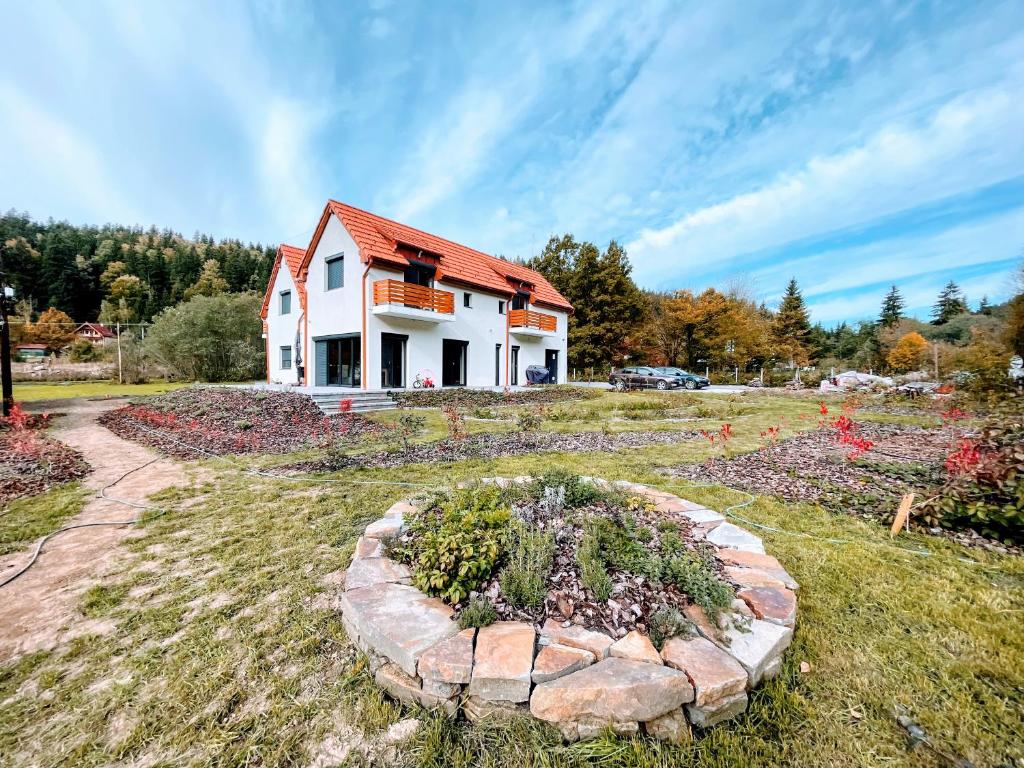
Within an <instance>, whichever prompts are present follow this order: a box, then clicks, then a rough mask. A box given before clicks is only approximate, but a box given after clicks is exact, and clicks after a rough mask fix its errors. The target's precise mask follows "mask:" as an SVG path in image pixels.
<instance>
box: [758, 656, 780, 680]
mask: <svg viewBox="0 0 1024 768" xmlns="http://www.w3.org/2000/svg"><path fill="white" fill-rule="evenodd" d="M781 671H782V657H781V656H777V657H776V658H775V660H774V661H769V662H768V663H767V664H766V665H765V668H764V672H762V673H761V680H762V681H764V680H771V679H773V678H775V677H777V676H778V674H779V672H781Z"/></svg>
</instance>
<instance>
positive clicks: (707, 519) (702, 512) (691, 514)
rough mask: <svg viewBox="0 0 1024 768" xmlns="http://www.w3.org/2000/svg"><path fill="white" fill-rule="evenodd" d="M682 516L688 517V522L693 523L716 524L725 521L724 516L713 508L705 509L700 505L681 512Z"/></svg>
mask: <svg viewBox="0 0 1024 768" xmlns="http://www.w3.org/2000/svg"><path fill="white" fill-rule="evenodd" d="M683 516H684V517H686V518H688V519H689V520H690V522H692V523H694V524H695V525H708V526H712V524H718V523H723V522H725V518H724V517H722V515H721V514H720V513H718V512H715V510H713V509H706V508H704V507H701V508H699V509H688V510H686V511H684V512H683Z"/></svg>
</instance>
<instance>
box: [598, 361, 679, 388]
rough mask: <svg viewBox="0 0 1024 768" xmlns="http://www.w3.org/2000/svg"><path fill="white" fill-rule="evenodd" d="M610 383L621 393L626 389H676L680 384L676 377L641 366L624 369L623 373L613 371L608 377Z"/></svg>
mask: <svg viewBox="0 0 1024 768" xmlns="http://www.w3.org/2000/svg"><path fill="white" fill-rule="evenodd" d="M608 383H609V384H611V385H612V386H613V387H615V388H616V389H617V390H619V391H620V392H621V391H622V390H624V389H639V388H641V387H653V388H654V389H675V388H676V387H678V386H679V383H680V382H679V379H678V378H677V377H675V376H672V375H666V374H664V373H659V372H658V369H657V368H648V367H647V366H645V365H640V366H636V367H634V368H623V369H622V370H621V371H612V373H611V375H610V376H609V377H608Z"/></svg>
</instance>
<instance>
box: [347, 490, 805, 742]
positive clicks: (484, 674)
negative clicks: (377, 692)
mask: <svg viewBox="0 0 1024 768" xmlns="http://www.w3.org/2000/svg"><path fill="white" fill-rule="evenodd" d="M584 479H585V480H586V481H588V482H592V483H595V484H597V485H600V486H602V487H606V488H608V487H614V488H619V489H622V490H625V491H628V492H631V493H635V494H638V495H643V496H646V497H647V498H649V499H650V500H651V501H652V502H654V504H655V505H656V508H657V509H658V510H660V511H662V512H667V513H671V514H674V515H681V516H683V517H686V518H688V519H689V520H690V521H691V522H692V523H693V524H694V525H693V533H694V535H695V537H696V538H698V539H703V540H704V541H706V542H708V543H710V544H712V545H713V546H714V547H715V556H716V557H717V558H718V560H719V561H720V562H721V563H722V564H723V566H724V569H725V574H726V576H727V578H728V579H729V580H730V581H731V582H732V583H733V584H735V586H736V587H737V599H736V600H735V601H734V602H733V611H732V612H731V613H730V614H729V615H727V616H724V617H723V620H722V621H721V622H720V626H719V627H718V628H717V631H716V628H714V627H712V626H711V624H710V622H709V621H708V618H707V616H705V615H704V613H703V611H701V609H700V608H699V607H697V606H690V607H689V608H687V609H686V610H685V611H684V613H685V614H686V615H687V617H688V618H690V619H691V620H692V621H693V622H694V624H695V625H696V626H697V629H698V633H699V634H698V636H696V637H692V638H673V639H671V640H669V641H668V642H666V643H665V646H664V647H663V648H662V650H661V653H659V652H658V651H657V650H656V649H655V648H654V645H653V644H652V643H651V641H650V640H649V639H648V638H647V637H646V636H645V635H642V634H640V633H639V632H635V631H634V632H630V633H628V634H626V635H625V636H624V637H621V638H617V639H616V638H612V637H609V636H608V635H606V634H604V633H602V632H597V631H592V630H587V629H584V628H583V627H581V626H578V625H574V624H571V623H569V622H563V623H559V622H556V621H554V620H552V619H548V620H547V622H545V624H544V626H543V627H541V628H540V630H539V631H537V630H535V628H534V626H533V625H532V624H527V623H523V622H513V621H503V622H497V623H495V624H492V625H490V626H489V627H483V628H482V629H480V630H476V629H466V630H462V631H459V628H458V625H457V624H456V623H455V621H454V620H453V619H452V615H453V611H452V609H451V608H450V607H449V606H447V605H445V603H443V602H442V601H441V600H438V599H436V598H432V597H428V596H427V595H425V594H423V593H422V592H420V591H419V590H418V589H416V588H414V587H412V586H410V585H409V582H410V576H411V574H410V571H409V569H408V568H407V567H406V566H404V565H401V564H399V563H396V562H394V561H392V560H389V559H388V558H387V557H385V556H384V553H383V545H382V543H381V539H386V538H388V537H391V536H396V535H398V534H399V533H401V531H402V530H403V527H404V516H405V515H406V514H408V513H411V512H414V511H416V510H417V509H418V507H417V505H416V502H415V501H413V500H404V501H399V502H397V503H396V504H394V505H393V506H392V507H391V508H390V509H389V510H388V511H387V512H386V513H385V514H384V517H382V518H381V519H380V520H377V521H375V522H373V523H370V525H368V526H367V527H366V531H365V533H364V535H363V536H361V537H360V538H359V541H358V542H357V544H356V549H355V554H354V555H353V559H352V564H351V565H350V566H349V568H348V571H347V572H346V576H345V592H344V594H343V595H342V597H341V610H342V621H343V623H344V626H345V630H346V632H348V635H349V637H350V638H351V639H352V641H353V642H354V643H355V644H356V645H357V646H358V647H359V648H360V649H361V650H362V651H364V652H365V653H366V654H367V655H368V656H369V658H370V669H371V670H372V671H373V673H374V677H375V680H376V682H377V684H378V685H379V686H380V687H381V688H383V689H384V690H385V691H387V693H388V694H390V695H391V696H392V697H394V698H396V699H398V700H400V701H403V702H406V703H411V704H412V703H414V704H420V705H422V706H424V707H428V708H432V707H440V708H441V709H443V710H444V711H446V712H448V713H449V714H451V715H454V714H456V713H457V712H458V710H459V709H460V708H461V709H462V710H463V712H465V714H466V716H467V717H468V718H469V719H470V720H472V721H476V720H478V719H480V718H482V717H486V716H489V715H495V714H499V713H511V712H523V713H526V712H529V713H530V714H532V715H533V716H534V717H536V718H538V719H540V720H543V721H546V722H549V723H552V724H554V725H556V726H557V727H558V728H559V729H560V730H561V731H562V734H563V735H564V736H565V738H566V739H569V740H576V739H586V738H591V737H594V736H597V735H598V734H599V733H601V731H602V730H604V729H605V728H607V727H611V728H612V729H613V730H614V731H615V732H616V733H618V734H620V735H629V734H634V733H637V732H639V731H640V730H641V729H643V730H644V731H645V732H646V733H647V734H649V735H650V736H653V737H656V738H659V739H664V740H666V741H671V742H682V741H685V740H687V739H688V738H689V737H690V725H691V724H692V725H695V726H698V727H701V728H708V727H710V726H712V725H715V724H716V723H720V722H722V721H724V720H728V719H730V718H732V717H735V716H736V715H738V714H740V713H742V712H743V711H744V710H746V707H747V693H748V691H750V690H751V689H753V688H754V687H755V686H757V685H758V684H759V683H760V682H761V681H762V680H766V679H769V678H771V677H774V676H775V675H776V674H778V672H779V669H780V668H781V666H782V654H783V652H784V651H785V649H786V648H787V647H788V646H789V644H790V642H791V640H792V638H793V627H794V625H795V623H796V595H795V594H794V590H796V589H798V585H797V583H796V582H795V581H794V580H793V578H792V577H791V576H790V575H789V574H788V573H787V572H786V570H785V569H784V568H783V567H782V565H780V563H779V561H778V560H776V559H775V558H774V557H771V556H770V555H767V554H765V551H764V545H763V544H762V542H761V539H760V538H758V537H757V536H754V535H753V534H752V533H750V532H748V531H746V530H744V529H742V528H740V527H738V526H735V525H733V524H732V523H729V522H726V520H725V518H724V517H723V516H722V515H720V514H719V513H718V512H715V511H714V510H711V509H708V508H707V507H702V506H700V505H699V504H694V503H693V502H690V501H686V500H685V499H681V498H679V497H678V496H674V495H672V494H670V493H665V492H663V491H659V490H657V489H655V488H650V487H648V486H645V485H639V484H637V483H630V482H627V481H624V480H618V481H615V482H613V483H609V482H608V481H606V480H601V479H597V478H584ZM532 480H533V478H531V477H516V478H511V479H509V478H502V477H491V478H483V479H482V480H481V482H483V483H493V484H497V485H501V486H507V485H509V484H512V483H529V482H532Z"/></svg>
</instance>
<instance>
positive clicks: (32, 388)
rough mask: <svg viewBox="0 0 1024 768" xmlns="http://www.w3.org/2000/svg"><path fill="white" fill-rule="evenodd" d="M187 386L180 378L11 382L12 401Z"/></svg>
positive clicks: (143, 392) (157, 391)
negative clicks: (134, 381) (129, 381)
mask: <svg viewBox="0 0 1024 768" xmlns="http://www.w3.org/2000/svg"><path fill="white" fill-rule="evenodd" d="M185 386H188V385H187V384H183V383H180V382H170V381H154V382H150V383H149V384H118V383H116V382H113V381H67V382H39V383H34V382H28V383H26V382H17V381H16V382H15V383H14V400H15V402H24V403H29V402H33V401H37V400H66V399H68V398H71V397H139V396H142V395H162V394H163V393H164V392H170V391H171V390H172V389H178V388H180V387H185Z"/></svg>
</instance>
